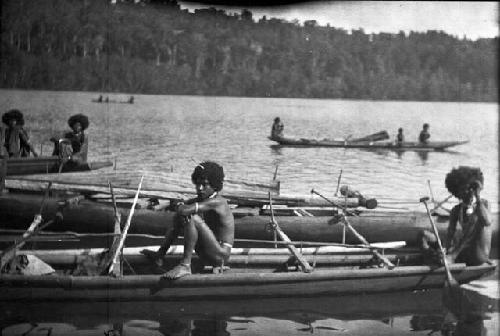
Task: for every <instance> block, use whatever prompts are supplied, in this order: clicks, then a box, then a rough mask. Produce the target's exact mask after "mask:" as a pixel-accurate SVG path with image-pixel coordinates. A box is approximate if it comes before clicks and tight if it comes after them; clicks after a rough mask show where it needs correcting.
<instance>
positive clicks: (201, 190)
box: [142, 161, 234, 279]
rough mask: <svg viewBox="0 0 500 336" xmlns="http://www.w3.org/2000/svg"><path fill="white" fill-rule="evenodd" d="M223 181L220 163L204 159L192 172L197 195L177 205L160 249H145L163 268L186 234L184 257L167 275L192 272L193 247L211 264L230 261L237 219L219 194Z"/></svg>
mask: <svg viewBox="0 0 500 336" xmlns="http://www.w3.org/2000/svg"><path fill="white" fill-rule="evenodd" d="M223 180H224V170H223V168H222V167H221V166H220V165H219V164H217V163H215V162H211V161H205V162H202V163H200V164H199V165H197V166H196V167H195V169H194V171H193V174H192V175H191V181H192V182H193V184H194V185H195V186H196V193H197V197H196V198H193V199H190V200H187V201H186V202H179V203H177V204H176V205H175V211H176V212H177V215H176V217H175V221H174V225H173V227H171V228H169V229H168V231H167V233H166V235H165V242H164V243H163V245H162V246H161V247H160V249H159V250H158V251H157V252H152V251H149V250H143V251H142V253H143V254H145V255H146V256H148V257H149V258H150V259H153V261H154V262H155V263H156V265H157V266H160V267H161V266H162V265H163V261H162V258H163V256H164V255H165V254H166V253H167V251H168V249H169V248H170V245H171V244H172V243H173V242H174V241H175V239H177V237H178V236H179V235H180V234H182V233H183V234H184V255H183V258H182V260H181V262H180V263H179V265H177V266H175V267H174V268H173V269H171V270H170V271H168V272H166V273H165V274H164V275H163V277H164V278H167V279H178V278H181V277H183V276H186V275H190V274H191V258H192V255H193V250H196V253H197V254H198V256H199V257H200V259H201V260H202V261H203V262H204V263H205V264H209V265H212V266H222V265H223V264H224V263H226V262H227V261H228V260H229V256H230V254H231V248H232V246H233V242H234V218H233V214H232V212H231V209H230V208H229V205H228V203H227V200H226V199H225V198H224V197H222V196H221V195H220V194H219V193H220V191H221V190H222V186H223Z"/></svg>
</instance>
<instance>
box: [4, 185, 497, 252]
mask: <svg viewBox="0 0 500 336" xmlns="http://www.w3.org/2000/svg"><path fill="white" fill-rule="evenodd" d="M41 199H42V196H41V195H30V194H19V193H9V194H5V195H0V223H2V228H5V229H8V228H9V229H22V230H25V229H26V227H27V223H30V222H31V220H32V219H33V217H32V216H33V214H35V213H37V212H38V211H39V207H40V202H41ZM57 202H58V199H55V198H49V199H48V200H47V204H46V207H45V210H44V212H43V214H42V215H43V216H44V218H52V217H53V216H54V215H55V213H56V211H57V207H58V204H57ZM118 211H119V212H120V213H121V214H122V215H126V214H127V211H128V209H125V208H120V207H119V208H118ZM63 215H64V220H63V221H62V222H61V223H55V224H54V225H53V226H52V229H53V230H54V231H75V232H113V230H114V213H113V207H112V206H111V205H110V204H101V203H97V202H92V201H89V200H82V201H80V203H79V204H76V205H73V206H71V207H67V208H65V209H64V212H63ZM174 215H175V214H174V213H173V212H170V211H166V212H165V211H151V210H145V209H138V210H136V213H135V215H134V225H133V226H132V227H131V231H130V233H147V234H154V235H158V236H163V235H164V234H165V230H166V229H167V227H168V226H169V225H173V222H174V219H173V218H174ZM492 215H493V216H492V222H493V223H492V230H493V236H492V247H496V246H497V244H498V213H493V214H492ZM276 220H277V221H278V222H279V223H280V226H281V228H282V229H283V230H285V231H286V233H287V235H288V236H289V238H290V239H291V240H294V241H300V240H304V241H329V242H339V243H340V242H341V240H342V225H341V224H339V222H338V221H336V220H334V219H333V218H332V217H331V216H322V217H292V216H276ZM269 221H270V218H269V216H245V217H241V218H236V219H235V232H236V238H249V239H266V240H273V235H272V232H269V231H267V230H266V227H267V225H268V224H269ZM349 221H350V223H351V225H352V226H353V227H354V228H355V229H356V230H357V231H358V232H359V233H360V234H362V235H363V236H364V237H365V238H366V239H367V240H368V241H377V242H382V241H388V240H391V241H393V240H397V241H399V240H401V241H406V243H407V244H408V245H409V246H416V245H417V244H418V235H419V233H420V232H421V230H423V229H427V230H428V229H429V219H428V218H427V215H426V213H425V212H415V211H402V212H400V213H392V212H391V213H385V214H384V213H378V214H377V215H376V216H375V215H373V216H372V215H367V216H363V215H361V216H357V217H349ZM435 222H436V225H437V227H438V230H439V234H440V236H441V238H442V239H444V237H446V229H447V227H448V218H446V217H444V218H443V217H436V218H435ZM346 243H354V244H355V243H357V240H356V238H355V237H354V236H353V235H352V234H350V233H349V232H348V233H347V235H346Z"/></svg>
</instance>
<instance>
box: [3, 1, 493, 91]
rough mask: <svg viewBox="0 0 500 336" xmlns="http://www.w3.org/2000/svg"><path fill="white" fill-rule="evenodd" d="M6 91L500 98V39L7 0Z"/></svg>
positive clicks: (170, 4) (170, 8)
mask: <svg viewBox="0 0 500 336" xmlns="http://www.w3.org/2000/svg"><path fill="white" fill-rule="evenodd" d="M1 43H2V44H1V48H2V49H1V69H0V86H1V87H4V88H26V89H51V90H92V91H117V92H131V93H148V94H202V95H229V96H263V97H266V96H270V97H308V98H353V99H394V100H431V101H432V100H444V101H497V99H498V94H497V91H498V79H497V73H498V71H497V57H498V50H497V46H498V38H494V39H479V40H476V41H472V40H469V39H466V38H457V37H454V36H450V35H447V34H445V33H443V32H437V31H427V32H426V33H416V32H411V33H409V34H405V33H404V32H400V33H399V34H387V33H380V34H366V33H364V31H363V30H361V29H360V30H353V31H349V32H348V31H346V30H343V29H338V28H333V27H329V26H326V27H325V26H319V25H318V24H317V23H316V22H315V21H306V22H305V23H304V24H303V25H300V24H299V23H298V22H297V21H295V22H287V21H283V20H279V19H274V18H270V19H269V18H262V19H260V20H259V21H258V22H256V21H254V20H253V18H252V13H251V12H250V11H248V10H243V11H242V12H241V14H238V15H234V14H233V15H229V14H227V13H225V12H224V11H221V10H216V9H203V10H197V11H196V12H195V13H189V12H187V11H186V10H181V9H180V7H179V6H178V5H177V4H176V2H175V1H168V0H167V1H156V2H148V3H147V4H144V3H141V4H134V3H133V2H118V3H117V4H111V3H110V2H109V1H104V0H92V1H91V0H44V1H39V0H7V1H2V42H1Z"/></svg>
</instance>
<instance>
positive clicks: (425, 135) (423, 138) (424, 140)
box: [418, 123, 431, 145]
mask: <svg viewBox="0 0 500 336" xmlns="http://www.w3.org/2000/svg"><path fill="white" fill-rule="evenodd" d="M430 137H431V135H430V134H429V124H427V123H425V124H424V126H423V127H422V131H420V135H419V137H418V141H419V142H420V143H421V144H424V145H427V144H428V143H429V138H430Z"/></svg>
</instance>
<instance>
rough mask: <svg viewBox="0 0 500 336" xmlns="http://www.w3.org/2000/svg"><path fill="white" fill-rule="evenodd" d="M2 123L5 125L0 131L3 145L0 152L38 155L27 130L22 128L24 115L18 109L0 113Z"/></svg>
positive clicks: (11, 155)
mask: <svg viewBox="0 0 500 336" xmlns="http://www.w3.org/2000/svg"><path fill="white" fill-rule="evenodd" d="M2 123H4V124H5V125H6V126H7V127H5V128H2V130H1V131H0V135H1V138H0V139H1V142H0V143H1V144H2V146H3V147H4V148H3V149H2V150H1V151H0V153H1V154H2V155H4V156H7V155H8V156H9V157H26V156H29V155H30V153H33V156H38V153H37V152H36V151H35V148H34V147H33V145H32V144H31V142H30V140H29V136H28V132H26V130H25V129H24V115H23V113H22V112H21V111H19V110H16V109H14V110H9V111H7V112H5V113H4V114H3V115H2Z"/></svg>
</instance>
